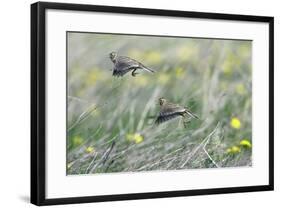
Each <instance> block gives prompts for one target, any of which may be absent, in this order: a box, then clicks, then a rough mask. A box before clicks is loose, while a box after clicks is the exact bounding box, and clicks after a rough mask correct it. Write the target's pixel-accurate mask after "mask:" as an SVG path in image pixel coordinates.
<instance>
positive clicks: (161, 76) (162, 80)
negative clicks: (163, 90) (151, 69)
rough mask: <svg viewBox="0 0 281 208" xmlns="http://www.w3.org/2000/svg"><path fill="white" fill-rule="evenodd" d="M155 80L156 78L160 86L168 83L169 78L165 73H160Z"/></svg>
mask: <svg viewBox="0 0 281 208" xmlns="http://www.w3.org/2000/svg"><path fill="white" fill-rule="evenodd" d="M157 78H158V82H159V83H160V84H166V83H167V82H169V80H170V76H169V75H168V74H166V73H161V74H159V75H158V76H157Z"/></svg>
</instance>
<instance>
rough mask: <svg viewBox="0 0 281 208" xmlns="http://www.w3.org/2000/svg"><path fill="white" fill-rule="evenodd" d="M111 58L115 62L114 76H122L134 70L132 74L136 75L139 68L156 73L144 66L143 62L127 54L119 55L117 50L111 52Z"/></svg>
mask: <svg viewBox="0 0 281 208" xmlns="http://www.w3.org/2000/svg"><path fill="white" fill-rule="evenodd" d="M109 58H110V59H111V61H112V62H113V64H114V67H113V74H112V75H113V76H117V77H122V76H124V75H125V74H126V73H128V72H130V71H132V76H133V77H135V76H136V75H137V74H138V73H137V72H136V71H137V70H138V69H143V70H146V71H148V72H152V73H154V71H153V70H152V69H150V68H148V67H146V66H144V65H143V64H142V63H140V62H138V61H136V60H134V59H132V58H129V57H126V56H119V55H118V54H117V53H116V52H111V53H110V54H109Z"/></svg>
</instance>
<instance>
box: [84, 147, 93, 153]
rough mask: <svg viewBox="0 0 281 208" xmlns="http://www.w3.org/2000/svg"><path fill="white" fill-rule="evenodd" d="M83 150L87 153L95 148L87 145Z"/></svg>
mask: <svg viewBox="0 0 281 208" xmlns="http://www.w3.org/2000/svg"><path fill="white" fill-rule="evenodd" d="M85 151H86V152H87V153H92V152H94V151H95V149H94V147H91V146H89V147H87V148H86V150H85Z"/></svg>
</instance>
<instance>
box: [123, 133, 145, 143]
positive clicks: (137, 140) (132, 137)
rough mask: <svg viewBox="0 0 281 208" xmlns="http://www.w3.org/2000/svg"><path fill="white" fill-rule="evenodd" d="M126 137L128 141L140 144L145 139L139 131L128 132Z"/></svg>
mask: <svg viewBox="0 0 281 208" xmlns="http://www.w3.org/2000/svg"><path fill="white" fill-rule="evenodd" d="M126 138H127V140H128V141H130V142H135V143H136V144H139V143H141V142H142V141H143V136H142V135H140V134H139V133H135V134H127V135H126Z"/></svg>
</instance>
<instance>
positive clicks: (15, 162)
mask: <svg viewBox="0 0 281 208" xmlns="http://www.w3.org/2000/svg"><path fill="white" fill-rule="evenodd" d="M49 1H51V0H49ZM32 2H33V1H27V0H26V1H20V0H18V1H16V0H14V1H2V2H1V7H0V8H1V12H0V15H1V18H0V21H1V33H0V57H1V59H0V60H1V61H0V71H1V75H0V79H1V80H0V92H1V93H0V95H1V96H0V97H1V100H0V106H1V107H0V122H1V125H0V192H1V193H0V206H1V207H30V206H32V205H30V204H29V203H28V200H29V167H30V166H29V152H30V148H29V135H30V134H29V121H30V118H29V104H30V102H29V99H30V97H29V96H30V95H29V88H30V86H29V82H30V78H29V75H30V71H29V70H30V69H29V64H30V61H29V60H30V57H29V56H30V47H29V45H30V16H29V14H30V11H29V6H30V4H31V3H32ZM60 2H69V1H65V0H64V1H63V0H60ZM72 2H73V3H89V4H103V5H115V6H131V7H147V8H161V9H175V10H189V11H203V12H219V13H236V14H249V15H268V16H275V95H276V96H275V106H276V109H275V126H276V127H277V128H276V131H275V132H276V133H275V147H279V146H280V145H281V142H280V137H281V128H278V124H280V122H281V110H280V108H278V106H281V95H280V93H279V94H278V89H279V88H281V80H280V79H281V72H280V70H279V69H278V68H280V67H281V62H280V59H278V57H279V56H280V52H281V51H280V50H281V48H280V38H279V37H281V24H280V20H281V13H280V8H281V7H280V5H278V1H277V0H276V1H273V0H267V1H259V2H258V1H246V0H232V1H226V0H212V1H208V0H206V1H203V0H189V1H187V0H182V1H180V0H172V1H163V0H162V1H160V0H159V1H156V0H154V1H152V0H135V1H130V0H119V1H114V0H103V1H98V0H94V1H90V0H88V1H86V0H84V1H81V0H80V1H79V0H75V1H72ZM276 124H277V125H276ZM275 149H276V151H275V152H276V153H275V161H276V162H275V175H276V177H275V191H274V192H258V193H241V194H225V195H212V196H196V197H181V198H169V199H150V200H138V201H125V202H107V203H98V204H90V206H93V207H104V208H105V207H111V208H112V207H122V208H126V207H146V206H147V207H148V206H149V207H172V206H177V207H187V206H189V207H192V206H194V207H195V206H196V207H206V206H208V207H224V208H225V207H227V208H231V207H235V208H237V207H246V206H251V207H254V206H259V207H260V206H261V207H262V206H266V205H268V204H276V203H278V202H279V203H280V202H281V200H280V196H281V189H280V188H281V177H280V172H281V165H280V164H281V162H280V159H281V151H279V148H278V149H277V148H275ZM237 178H239V175H238V176H237ZM88 206H89V204H83V205H68V206H60V207H88Z"/></svg>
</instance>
